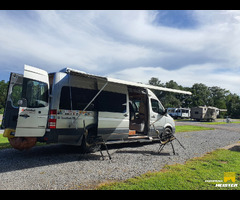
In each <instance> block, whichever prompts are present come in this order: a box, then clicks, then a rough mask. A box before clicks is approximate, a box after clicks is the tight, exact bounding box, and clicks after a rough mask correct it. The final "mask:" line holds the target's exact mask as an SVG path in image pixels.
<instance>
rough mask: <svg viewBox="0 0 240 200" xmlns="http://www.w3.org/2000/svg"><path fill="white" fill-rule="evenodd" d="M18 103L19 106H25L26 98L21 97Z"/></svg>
mask: <svg viewBox="0 0 240 200" xmlns="http://www.w3.org/2000/svg"><path fill="white" fill-rule="evenodd" d="M18 105H19V106H21V107H27V99H24V98H22V99H20V100H18Z"/></svg>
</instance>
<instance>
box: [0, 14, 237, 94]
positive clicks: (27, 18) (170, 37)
mask: <svg viewBox="0 0 240 200" xmlns="http://www.w3.org/2000/svg"><path fill="white" fill-rule="evenodd" d="M159 12H161V11H145V10H140V11H137V10H134V11H124V10H120V11H116V10H114V11H99V10H97V11H88V10H85V11H49V10H47V11H43V10H41V11H0V43H1V46H0V55H1V57H0V65H1V66H4V67H5V66H8V67H9V70H12V68H15V70H17V71H21V70H22V68H23V64H30V65H33V66H37V67H40V68H43V69H46V70H47V71H49V72H52V71H58V70H59V69H61V68H63V67H67V66H69V67H72V68H77V69H80V70H83V71H87V72H89V73H95V74H100V75H101V74H102V75H103V74H109V75H112V76H114V77H116V78H124V77H129V79H128V80H136V81H141V82H147V81H148V80H149V79H150V78H151V77H153V76H155V77H159V78H160V79H161V80H162V81H163V82H166V81H169V80H171V79H173V80H175V81H176V82H178V83H179V84H181V85H184V86H187V85H188V86H191V85H192V84H193V83H194V82H202V83H204V84H207V85H209V86H212V85H217V84H221V85H223V87H225V86H226V88H227V89H232V90H233V91H234V92H237V91H238V90H237V88H236V87H237V86H236V84H239V82H238V79H237V77H238V76H237V73H236V72H239V71H240V70H239V69H240V57H239V53H238V52H239V51H240V37H239V35H240V24H239V23H240V11H209V10H208V11H192V12H191V16H189V17H193V18H194V21H195V22H196V24H195V26H194V27H192V28H191V27H188V28H186V29H184V28H181V29H180V28H177V27H171V26H163V25H162V24H161V23H159V21H158V20H161V18H160V19H158V14H159ZM169 12H171V11H169ZM176 20H177V19H176ZM10 66H12V68H11V67H10ZM200 74H202V76H200ZM169 77H172V78H169ZM0 78H1V77H0ZM219 80H221V81H219ZM222 80H224V84H223V81H222ZM238 93H239V92H238Z"/></svg>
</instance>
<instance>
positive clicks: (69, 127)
mask: <svg viewBox="0 0 240 200" xmlns="http://www.w3.org/2000/svg"><path fill="white" fill-rule="evenodd" d="M107 84H108V80H107V82H106V83H105V84H104V86H103V87H102V88H101V89H100V90H99V91H98V93H97V94H96V95H95V96H94V97H93V98H92V100H91V101H90V102H89V103H88V104H87V105H86V107H85V108H84V109H83V110H82V111H83V112H84V111H85V110H86V109H87V108H88V107H89V106H90V105H91V103H92V102H93V101H94V100H95V99H96V98H97V97H98V95H99V94H100V93H101V92H102V91H103V90H104V88H105V87H106V86H107ZM79 117H80V115H78V116H77V117H76V119H75V120H74V121H73V122H72V124H74V123H75V122H76V121H77V119H78V118H79ZM70 126H71V125H69V128H70ZM76 129H77V126H76Z"/></svg>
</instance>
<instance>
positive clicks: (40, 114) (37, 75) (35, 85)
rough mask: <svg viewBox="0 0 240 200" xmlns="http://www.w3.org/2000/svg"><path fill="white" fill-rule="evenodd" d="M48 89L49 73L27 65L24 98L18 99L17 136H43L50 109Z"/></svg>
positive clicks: (24, 76)
mask: <svg viewBox="0 0 240 200" xmlns="http://www.w3.org/2000/svg"><path fill="white" fill-rule="evenodd" d="M48 91H49V80H48V73H47V72H46V71H44V70H41V69H38V68H35V67H31V66H28V65H25V66H24V75H23V83H22V98H21V99H20V100H19V101H18V106H19V112H18V120H17V126H16V132H15V136H16V137H42V136H43V135H44V134H45V129H46V126H47V120H48V110H49V100H48V99H49V98H48Z"/></svg>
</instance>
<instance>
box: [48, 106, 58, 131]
mask: <svg viewBox="0 0 240 200" xmlns="http://www.w3.org/2000/svg"><path fill="white" fill-rule="evenodd" d="M49 114H50V115H49V118H48V128H51V129H54V128H56V125H57V110H50V112H49Z"/></svg>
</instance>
